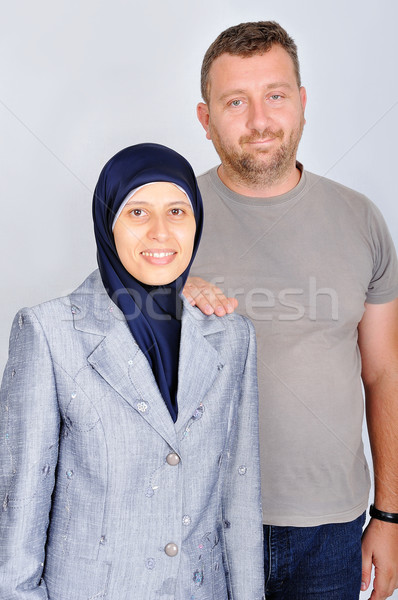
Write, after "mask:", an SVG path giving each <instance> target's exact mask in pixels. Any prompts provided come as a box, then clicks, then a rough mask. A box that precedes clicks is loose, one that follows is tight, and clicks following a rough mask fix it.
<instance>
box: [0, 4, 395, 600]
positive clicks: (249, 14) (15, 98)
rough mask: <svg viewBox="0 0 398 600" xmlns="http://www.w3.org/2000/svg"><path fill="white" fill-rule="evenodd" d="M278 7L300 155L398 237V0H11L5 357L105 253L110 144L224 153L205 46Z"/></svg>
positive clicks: (4, 177) (4, 95)
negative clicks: (96, 204) (300, 126)
mask: <svg viewBox="0 0 398 600" xmlns="http://www.w3.org/2000/svg"><path fill="white" fill-rule="evenodd" d="M264 19H265V20H268V19H271V20H276V21H278V22H280V23H281V24H282V25H283V26H284V27H285V28H286V29H287V31H288V32H289V33H290V34H291V35H292V36H293V37H294V39H295V40H296V42H297V45H298V48H299V56H300V60H301V68H302V79H303V84H304V85H305V86H306V88H307V92H308V107H307V111H306V118H307V125H306V127H305V131H304V136H303V140H302V143H301V146H300V151H299V159H300V160H301V161H302V162H303V163H304V165H305V166H306V168H307V169H309V170H311V171H314V172H316V173H318V174H321V175H326V176H327V177H330V178H332V179H335V180H337V181H339V182H341V183H343V184H345V185H348V186H350V187H353V188H355V189H357V190H359V191H361V192H363V193H365V194H366V195H368V196H369V197H370V198H371V199H372V200H373V201H374V202H375V203H376V204H377V205H378V206H379V208H380V209H381V211H382V212H383V214H384V216H385V218H386V220H387V222H388V224H389V227H390V231H391V233H392V236H393V239H394V241H395V243H396V245H397V246H398V219H397V213H398V209H397V206H396V204H397V199H396V197H397V192H396V158H397V150H396V137H397V126H398V78H397V77H396V64H397V49H396V41H395V40H396V23H397V19H398V5H397V3H396V2H395V0H378V2H372V1H370V0H362V1H361V0H351V1H350V2H346V1H345V0H333V2H332V1H331V0H325V1H323V2H319V0H302V1H301V2H297V1H296V0H280V2H278V3H274V2H272V3H271V2H266V1H264V0H249V1H247V2H241V1H238V0H230V1H228V0H218V1H214V0H202V1H201V2H198V3H196V2H187V1H186V0H169V2H161V1H160V0H152V1H151V0H148V1H147V2H145V3H144V2H135V1H127V0H114V1H113V2H112V4H111V3H110V2H105V1H103V0H84V1H81V0H79V1H78V0H68V1H66V0H58V1H57V2H52V1H50V0H37V1H36V2H34V3H32V2H29V1H28V0H21V1H16V2H15V3H7V4H6V5H4V6H3V10H2V18H1V21H0V50H1V51H0V56H1V59H0V123H1V144H0V164H1V178H0V186H1V187H0V194H1V195H0V202H1V223H2V227H1V231H2V235H1V236H0V246H1V248H0V255H1V275H2V276H1V280H0V282H1V283H0V285H1V289H0V292H1V293H0V302H1V314H2V319H1V323H0V366H1V368H3V366H4V364H5V362H6V358H7V344H8V335H9V329H10V326H11V322H12V318H13V315H14V314H15V313H16V311H17V310H18V309H19V308H20V307H22V306H29V305H34V304H36V303H38V302H42V301H44V300H47V299H49V298H52V297H56V296H60V295H63V294H65V293H68V292H70V291H71V290H72V289H74V288H75V287H76V286H77V285H78V284H79V283H80V282H81V281H82V280H83V279H84V278H85V277H86V275H87V274H88V273H89V272H91V271H92V270H93V269H94V268H95V267H96V257H95V246H94V237H93V233H92V225H91V197H92V192H93V188H94V186H95V183H96V181H97V178H98V175H99V172H100V170H101V168H102V166H103V165H104V163H105V162H106V161H107V160H108V158H110V157H111V156H112V155H113V154H114V153H115V152H117V151H118V150H120V149H121V148H123V147H125V146H128V145H131V144H134V143H138V142H144V141H153V142H158V143H163V144H166V145H169V146H171V147H172V148H174V149H176V150H177V151H179V152H180V153H181V154H183V155H184V156H186V157H187V158H188V160H189V161H190V162H191V163H192V165H193V167H194V169H195V171H196V173H197V174H200V173H201V172H203V171H204V170H206V169H207V168H209V167H211V166H213V165H214V164H216V162H217V160H218V159H217V155H216V154H215V151H214V150H213V148H212V145H211V142H209V141H207V140H206V139H205V135H204V132H203V130H202V128H201V126H200V124H199V123H198V121H197V120H196V116H195V107H196V104H197V102H198V101H199V100H200V93H199V89H200V88H199V74H200V66H201V61H202V58H203V54H204V52H205V51H206V49H207V47H208V46H209V44H210V43H211V42H212V41H213V40H214V38H215V37H216V36H217V35H218V33H220V32H221V31H222V30H223V29H225V28H226V27H229V26H230V25H234V24H237V23H240V22H242V21H251V20H264ZM366 444H367V442H366ZM367 452H368V454H369V451H368V450H367ZM368 596H369V594H362V595H361V597H363V598H367V597H368ZM394 598H398V594H397V593H396V594H394Z"/></svg>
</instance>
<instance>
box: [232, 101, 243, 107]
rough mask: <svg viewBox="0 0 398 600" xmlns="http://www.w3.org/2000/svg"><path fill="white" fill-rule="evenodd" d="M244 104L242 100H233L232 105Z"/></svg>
mask: <svg viewBox="0 0 398 600" xmlns="http://www.w3.org/2000/svg"><path fill="white" fill-rule="evenodd" d="M241 104H242V100H232V102H231V106H240V105H241Z"/></svg>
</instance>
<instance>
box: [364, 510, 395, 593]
mask: <svg viewBox="0 0 398 600" xmlns="http://www.w3.org/2000/svg"><path fill="white" fill-rule="evenodd" d="M372 563H373V564H374V567H375V576H374V580H373V591H372V594H371V595H370V596H369V598H371V599H372V600H385V599H386V598H389V597H390V596H391V595H392V594H393V592H394V590H395V588H397V587H398V524H395V523H384V522H383V521H378V520H377V519H371V520H370V522H369V525H368V526H367V528H366V529H365V531H364V534H363V536H362V585H361V590H362V591H364V590H367V589H368V587H369V585H370V575H371V571H372Z"/></svg>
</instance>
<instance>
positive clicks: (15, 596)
mask: <svg viewBox="0 0 398 600" xmlns="http://www.w3.org/2000/svg"><path fill="white" fill-rule="evenodd" d="M58 440H59V411H58V403H57V394H56V387H55V380H54V373H53V365H52V360H51V355H50V350H49V346H48V343H47V339H46V336H45V335H44V332H43V329H42V327H41V325H40V323H39V321H38V319H37V318H36V316H35V314H34V312H33V311H32V310H31V309H23V310H22V311H20V312H19V313H18V314H17V316H16V317H15V319H14V323H13V326H12V330H11V336H10V347H9V359H8V362H7V366H6V368H5V372H4V376H3V382H2V386H1V391H0V598H2V600H25V599H26V600H27V599H28V598H29V600H47V598H48V595H47V591H46V586H45V583H44V581H43V580H42V572H43V566H44V561H45V543H46V535H47V527H48V523H49V512H50V508H51V494H52V491H53V487H54V481H55V468H56V463H57V456H58Z"/></svg>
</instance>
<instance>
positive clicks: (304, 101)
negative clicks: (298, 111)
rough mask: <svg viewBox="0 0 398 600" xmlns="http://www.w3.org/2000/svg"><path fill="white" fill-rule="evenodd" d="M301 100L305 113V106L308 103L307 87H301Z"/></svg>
mask: <svg viewBox="0 0 398 600" xmlns="http://www.w3.org/2000/svg"><path fill="white" fill-rule="evenodd" d="M300 101H301V106H302V107H303V113H304V111H305V107H306V105H307V91H306V89H305V87H303V86H301V88H300ZM304 123H305V119H304Z"/></svg>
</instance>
